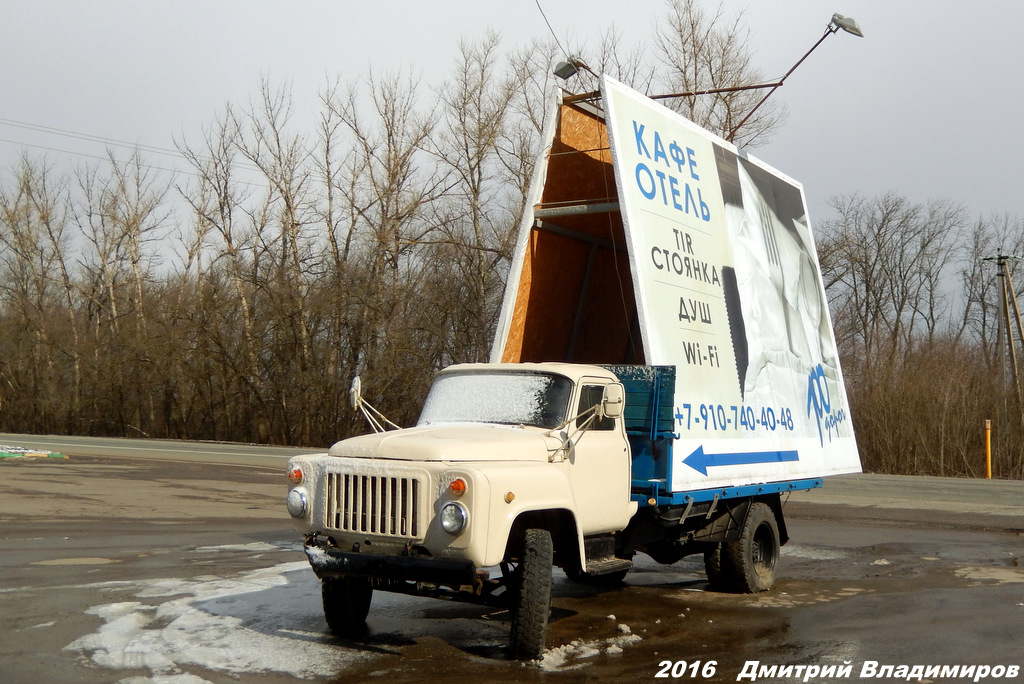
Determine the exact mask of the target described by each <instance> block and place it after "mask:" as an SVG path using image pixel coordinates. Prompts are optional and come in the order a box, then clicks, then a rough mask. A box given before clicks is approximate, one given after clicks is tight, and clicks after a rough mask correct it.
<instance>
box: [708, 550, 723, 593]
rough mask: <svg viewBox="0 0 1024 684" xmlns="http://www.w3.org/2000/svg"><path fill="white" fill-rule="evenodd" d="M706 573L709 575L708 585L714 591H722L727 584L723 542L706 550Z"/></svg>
mask: <svg viewBox="0 0 1024 684" xmlns="http://www.w3.org/2000/svg"><path fill="white" fill-rule="evenodd" d="M704 574H705V575H707V576H708V586H709V587H710V588H711V590H712V591H721V590H722V588H723V587H724V586H725V575H724V573H723V572H722V545H721V544H715V545H714V546H713V547H712V548H710V549H708V550H707V551H705V552H704Z"/></svg>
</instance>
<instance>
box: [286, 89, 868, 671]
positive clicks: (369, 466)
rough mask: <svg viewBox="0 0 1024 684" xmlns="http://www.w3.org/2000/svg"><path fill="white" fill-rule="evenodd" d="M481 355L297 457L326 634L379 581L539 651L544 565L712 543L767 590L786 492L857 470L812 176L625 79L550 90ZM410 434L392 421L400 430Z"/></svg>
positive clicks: (719, 582) (546, 598) (726, 571)
mask: <svg viewBox="0 0 1024 684" xmlns="http://www.w3.org/2000/svg"><path fill="white" fill-rule="evenodd" d="M544 141H545V147H544V150H543V152H542V154H541V155H540V158H539V160H538V162H537V165H536V169H535V173H534V177H533V180H532V182H531V186H530V190H529V197H528V203H527V209H526V211H525V212H524V218H523V221H522V223H521V224H520V230H519V234H518V241H517V244H516V249H515V254H514V258H513V261H512V266H511V269H510V273H509V276H508V282H507V287H506V291H505V297H504V301H503V304H502V309H501V314H500V317H499V322H498V326H497V331H496V334H495V341H494V345H493V348H492V354H491V359H490V361H489V362H488V363H470V364H457V365H454V366H451V367H448V368H445V369H443V370H440V371H439V372H438V373H437V374H436V376H435V379H434V381H433V384H432V386H431V388H430V390H429V393H428V395H427V398H426V400H425V402H424V405H423V408H422V411H421V413H420V417H419V420H418V421H417V424H416V425H415V426H413V427H409V428H404V429H387V430H385V429H384V428H385V427H387V426H386V425H384V424H383V422H382V421H380V420H378V419H377V418H375V417H374V414H373V413H371V411H372V407H370V406H369V404H368V403H367V402H366V401H365V399H364V398H363V397H362V394H361V391H360V389H359V386H358V384H357V383H354V385H353V391H352V398H353V405H354V406H357V407H359V408H361V409H362V410H364V412H366V413H367V415H368V416H370V417H373V418H374V424H375V425H376V426H377V429H376V430H375V432H373V433H372V434H367V435H361V436H357V437H352V438H349V439H345V440H342V441H339V442H337V443H336V444H334V445H333V446H331V447H330V449H329V450H328V451H327V452H326V453H317V454H308V455H302V456H297V457H294V458H292V459H291V460H290V461H289V464H288V477H289V491H288V494H287V499H286V504H287V510H288V513H289V514H290V516H291V518H292V519H293V522H294V524H295V527H296V529H297V530H298V531H299V532H300V533H301V534H302V535H303V536H304V544H303V546H304V549H305V552H306V555H307V558H308V559H309V562H310V565H311V567H312V569H313V572H314V573H315V574H316V576H317V577H318V578H319V580H320V582H321V589H322V598H323V610H324V615H325V618H326V621H327V625H328V627H329V629H330V630H331V631H332V632H333V633H335V634H337V635H339V636H342V637H348V638H356V637H358V636H360V635H361V634H363V633H364V632H365V630H366V628H367V627H366V619H367V616H368V614H369V609H370V604H371V600H372V596H373V593H374V591H388V592H398V593H405V594H413V595H420V596H432V597H437V598H448V599H454V600H462V601H471V602H476V603H481V604H485V605H492V606H500V607H503V608H506V609H507V610H508V616H509V618H508V621H509V625H510V628H509V642H508V643H509V652H510V655H511V657H514V658H517V659H534V658H537V657H539V656H540V655H542V654H543V651H544V648H545V642H546V631H547V621H548V617H549V613H550V610H551V590H552V583H553V572H554V571H553V569H554V568H556V567H557V568H560V569H561V570H562V571H563V572H564V574H565V575H566V576H567V577H568V578H569V579H570V580H572V581H578V582H586V583H597V584H607V585H613V584H615V583H619V582H622V580H623V579H624V578H625V577H626V575H627V573H628V572H629V570H630V568H631V567H632V563H633V559H634V558H635V556H636V554H637V553H642V554H646V555H647V556H649V557H650V558H652V559H653V560H654V561H656V562H658V563H662V564H672V563H675V562H677V561H679V560H680V559H682V558H684V557H687V556H691V555H695V554H699V555H702V556H703V561H704V569H705V572H706V574H707V579H708V585H709V587H710V588H712V589H715V590H722V591H729V592H759V591H767V590H769V589H771V587H772V586H773V584H774V581H775V576H776V567H777V563H778V560H779V555H780V549H781V547H782V545H784V544H785V543H786V542H787V540H788V537H789V535H788V532H787V527H786V522H785V518H784V515H783V503H784V500H785V497H786V496H787V495H788V494H789V493H791V492H794V491H798V490H805V489H812V488H815V487H819V486H822V484H823V481H824V478H825V477H827V476H830V475H836V474H841V473H852V472H859V471H860V460H859V456H858V453H857V447H856V440H855V437H854V433H853V426H852V423H851V420H850V416H849V405H848V401H847V397H846V390H845V384H844V380H843V376H842V372H841V369H840V366H839V360H838V354H837V351H836V343H835V337H834V334H833V332H832V325H831V319H830V316H829V312H828V307H827V303H826V302H827V300H826V298H825V292H824V287H823V284H822V280H821V276H820V268H819V265H818V260H817V254H816V250H815V247H814V243H813V240H812V237H811V232H810V223H809V220H808V217H807V210H806V203H805V200H804V196H803V188H802V186H801V185H800V184H799V183H797V182H796V181H793V180H792V179H790V178H788V177H787V176H784V175H783V174H782V173H781V172H778V171H777V170H775V169H773V168H772V167H770V166H768V165H767V164H764V163H763V162H761V161H759V160H757V159H755V158H753V157H751V156H749V155H747V154H746V153H745V152H743V151H741V150H738V149H736V148H735V147H734V146H732V145H731V144H730V143H728V142H727V141H725V140H722V139H721V138H718V137H716V136H714V135H712V134H710V133H708V132H707V131H704V130H703V129H701V128H700V127H698V126H696V125H695V124H693V123H692V122H690V121H688V120H686V119H685V118H684V117H682V116H681V115H679V114H677V113H675V112H674V111H671V110H669V109H668V108H666V107H664V106H662V105H660V104H659V103H657V102H655V101H653V100H651V99H650V98H647V97H645V96H644V95H642V94H640V93H638V92H635V91H633V90H631V89H629V88H628V87H626V86H624V85H622V84H620V83H618V82H616V81H615V80H614V79H611V78H609V77H602V81H601V90H600V91H598V92H595V93H588V94H584V95H581V96H571V95H563V94H553V96H552V98H551V110H550V115H549V116H548V118H547V124H546V128H545V137H544ZM393 427H395V428H397V426H393Z"/></svg>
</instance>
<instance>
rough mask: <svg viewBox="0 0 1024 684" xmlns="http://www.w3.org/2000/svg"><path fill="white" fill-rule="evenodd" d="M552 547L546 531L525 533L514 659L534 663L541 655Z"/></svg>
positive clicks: (514, 615)
mask: <svg viewBox="0 0 1024 684" xmlns="http://www.w3.org/2000/svg"><path fill="white" fill-rule="evenodd" d="M553 557H554V548H553V545H552V542H551V533H550V532H548V531H547V530H540V529H531V530H527V531H526V536H525V540H524V542H523V556H522V559H521V560H520V562H519V567H518V568H517V569H516V573H515V574H516V583H517V586H516V597H515V604H514V605H513V606H512V631H511V633H510V634H509V642H508V645H509V652H510V653H511V655H512V657H513V658H515V659H517V660H534V659H536V658H539V657H540V655H541V653H543V652H544V641H545V638H546V636H547V631H548V615H549V614H550V612H551V583H552V579H551V564H552V560H553Z"/></svg>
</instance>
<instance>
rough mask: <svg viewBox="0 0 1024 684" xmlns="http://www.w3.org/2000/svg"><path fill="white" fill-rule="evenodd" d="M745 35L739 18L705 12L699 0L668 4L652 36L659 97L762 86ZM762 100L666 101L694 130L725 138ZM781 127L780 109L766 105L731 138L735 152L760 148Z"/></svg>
mask: <svg viewBox="0 0 1024 684" xmlns="http://www.w3.org/2000/svg"><path fill="white" fill-rule="evenodd" d="M749 38H750V32H749V30H747V29H745V28H743V25H742V15H737V16H735V17H733V18H729V17H727V16H726V15H725V11H724V8H723V7H722V6H721V5H719V6H718V7H717V8H716V9H713V10H709V9H707V8H706V6H705V4H704V3H701V2H699V0H670V1H669V2H668V10H667V16H666V17H665V19H664V20H663V21H660V22H659V23H658V24H657V26H656V28H655V33H654V50H655V58H656V59H657V61H658V63H659V64H660V65H661V69H660V70H659V72H658V77H657V79H656V82H657V84H658V85H659V86H660V87H661V88H663V89H664V92H665V93H684V92H703V91H708V90H720V89H725V88H734V87H737V86H750V85H756V84H759V83H763V82H764V80H765V79H764V77H763V75H762V73H761V71H760V70H759V69H757V68H756V67H755V66H754V62H753V54H752V53H751V52H750V50H749V48H748V47H747V45H748V43H749ZM763 96H764V91H761V90H741V91H735V92H721V93H717V94H708V95H697V96H691V97H681V98H672V99H670V100H667V101H666V104H668V106H669V107H671V108H673V109H675V110H676V111H678V112H680V113H681V114H683V115H684V116H686V118H688V119H690V120H691V121H693V122H694V123H696V124H697V125H699V126H703V127H704V128H706V129H708V130H709V131H711V132H713V133H717V134H719V135H721V136H723V137H727V136H728V135H729V133H730V132H731V131H732V130H733V129H734V128H735V127H736V126H737V125H738V124H739V123H740V121H742V119H743V117H744V116H746V115H747V113H748V112H750V111H751V110H752V109H753V108H754V106H755V105H756V104H757V102H758V101H759V100H760V99H761V98H762V97H763ZM784 121H785V108H784V107H783V106H782V105H781V104H780V103H779V102H778V101H776V100H769V101H768V102H766V103H765V104H764V105H763V106H762V107H760V108H759V109H758V110H757V112H755V113H754V114H753V115H752V116H751V117H750V118H749V119H747V121H746V122H745V123H744V124H743V127H742V128H741V129H740V130H738V131H737V132H736V134H735V136H734V138H733V141H734V142H735V143H736V144H737V145H739V146H741V147H756V146H758V145H763V144H765V143H766V142H768V140H769V139H770V138H771V136H772V134H773V133H774V132H775V131H776V130H778V128H779V127H780V126H781V125H782V124H783V122H784Z"/></svg>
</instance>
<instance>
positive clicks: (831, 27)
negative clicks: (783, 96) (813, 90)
mask: <svg viewBox="0 0 1024 684" xmlns="http://www.w3.org/2000/svg"><path fill="white" fill-rule="evenodd" d="M839 29H843V30H844V31H846V32H847V33H849V34H851V35H854V36H857V37H858V38H863V37H864V32H863V31H861V30H860V26H858V25H857V22H856V21H854V20H853V19H851V18H850V17H844V16H843V15H841V14H833V15H832V20H831V21H830V22H828V26H826V27H825V33H823V34H822V36H821V38H819V39H818V42H817V43H815V44H814V45H812V46H811V49H810V50H808V51H807V52H805V53H804V56H803V57H801V58H800V59H799V61H797V63H796V64H794V65H793V66H792V67H791V68H790V70H789V71H787V72H786V74H785V76H783V77H782V78H780V79H779V80H778V82H777V83H769V84H767V85H768V86H770V87H771V90H769V91H768V92H767V93H766V94H765V96H764V97H762V98H761V101H760V102H758V103H757V104H756V105H754V108H753V109H751V110H750V111H749V112H747V115H746V116H745V117H743V119H742V120H741V121H740V122H739V123H738V124H736V125H735V126H734V127H733V129H732V130H731V131H729V135H727V136H725V139H726V140H729V141H732V139H733V136H735V135H736V131H738V130H739V129H740V127H741V126H742V125H743V124H745V123H747V120H748V119H749V118H750V117H751V116H753V115H754V112H756V111H757V110H758V108H759V107H760V106H761V105H763V104H764V103H765V100H767V99H768V98H769V97H771V96H772V93H774V92H775V91H776V90H778V89H779V88H781V87H782V84H783V83H785V82H786V79H787V78H789V75H790V74H791V73H793V72H794V71H796V68H797V67H798V66H800V65H801V64H803V63H804V60H805V59H807V58H808V57H809V56H810V54H811V53H812V52H814V50H815V48H817V47H818V46H819V45H821V43H822V41H824V40H825V39H826V38H828V37H829V36H831V35H832V34H833V33H837V32H838V31H839Z"/></svg>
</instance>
